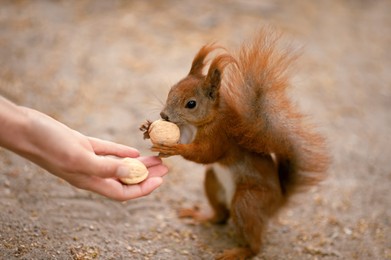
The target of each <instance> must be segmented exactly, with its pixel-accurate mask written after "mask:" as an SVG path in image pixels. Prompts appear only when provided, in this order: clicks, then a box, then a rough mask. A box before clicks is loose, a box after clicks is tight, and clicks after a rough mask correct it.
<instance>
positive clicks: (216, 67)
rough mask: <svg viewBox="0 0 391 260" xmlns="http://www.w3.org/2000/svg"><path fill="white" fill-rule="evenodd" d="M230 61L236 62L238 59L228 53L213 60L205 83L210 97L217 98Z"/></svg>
mask: <svg viewBox="0 0 391 260" xmlns="http://www.w3.org/2000/svg"><path fill="white" fill-rule="evenodd" d="M230 63H236V61H235V59H234V58H233V57H232V56H231V55H228V54H222V55H219V56H217V57H216V58H215V59H214V60H213V61H212V64H211V65H210V67H209V70H208V75H207V76H206V79H205V85H204V86H205V88H206V94H207V96H208V97H209V98H211V99H216V98H217V96H218V93H219V89H220V85H221V79H222V74H223V71H224V68H225V67H226V66H227V65H228V64H230Z"/></svg>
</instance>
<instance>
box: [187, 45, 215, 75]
mask: <svg viewBox="0 0 391 260" xmlns="http://www.w3.org/2000/svg"><path fill="white" fill-rule="evenodd" d="M218 48H220V47H218V46H215V45H214V44H208V45H205V46H203V47H202V48H201V49H200V50H199V51H198V53H197V54H196V56H195V57H194V59H193V63H192V64H191V68H190V72H189V75H202V69H203V68H204V66H205V64H206V62H205V58H206V56H208V54H209V53H211V52H212V51H214V50H215V49H218Z"/></svg>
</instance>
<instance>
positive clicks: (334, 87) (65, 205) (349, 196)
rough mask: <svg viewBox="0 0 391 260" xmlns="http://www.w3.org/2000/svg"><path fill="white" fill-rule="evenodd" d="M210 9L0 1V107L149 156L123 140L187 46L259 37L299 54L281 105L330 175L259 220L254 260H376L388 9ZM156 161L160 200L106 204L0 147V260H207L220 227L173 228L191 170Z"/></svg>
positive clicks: (389, 94)
mask: <svg viewBox="0 0 391 260" xmlns="http://www.w3.org/2000/svg"><path fill="white" fill-rule="evenodd" d="M210 2H212V1H206V0H198V1H173V0H172V1H169V0H166V1H103V0H99V1H34V2H33V1H31V2H30V1H0V63H1V66H0V94H1V95H3V96H6V97H8V98H9V99H11V100H13V101H15V102H17V103H19V104H23V105H26V106H30V107H33V108H36V109H38V110H41V111H43V112H45V113H48V114H50V115H51V116H53V117H55V118H57V119H58V120H60V121H62V122H64V123H66V124H68V125H69V126H71V127H73V128H75V129H78V130H79V131H81V132H83V133H86V134H88V135H92V136H96V137H100V138H105V139H108V140H113V141H116V142H120V143H124V144H128V145H131V146H134V147H137V148H139V149H140V150H141V151H142V152H143V153H145V154H150V152H149V151H148V146H149V143H148V142H145V141H143V140H142V138H141V134H140V133H139V132H138V130H137V128H138V126H139V124H140V123H141V122H142V121H143V120H144V119H146V118H150V119H155V118H157V117H158V114H159V113H158V112H159V111H160V108H161V102H163V101H164V99H165V95H166V93H167V90H168V88H169V87H170V85H171V84H173V83H175V82H176V81H177V80H178V79H180V78H181V77H183V76H184V75H185V74H186V73H187V71H188V69H189V66H190V62H191V59H192V57H193V55H194V54H195V52H196V51H197V50H198V48H199V47H200V46H201V45H203V44H205V43H209V42H211V41H216V40H217V41H218V42H220V43H222V44H224V45H226V46H228V47H237V46H238V44H239V43H241V42H242V41H243V40H244V39H246V38H248V37H249V36H251V34H253V33H254V32H255V31H256V30H257V28H259V27H260V26H262V25H264V24H272V25H274V26H275V27H276V28H278V29H280V30H281V31H283V32H284V33H285V34H286V35H287V36H288V37H290V38H291V39H292V41H293V42H294V44H297V45H298V46H303V56H302V58H301V59H300V60H299V62H298V72H297V73H296V75H295V77H294V79H293V80H294V83H295V85H296V87H295V88H294V91H293V92H292V93H293V94H292V95H293V96H294V98H295V99H296V100H297V101H298V102H299V104H300V105H301V106H302V107H303V109H304V110H306V111H309V112H311V114H313V116H314V118H315V119H316V121H318V122H319V123H320V125H322V126H323V127H322V130H323V131H324V132H325V133H326V134H327V136H328V137H329V139H330V147H331V150H332V152H333V156H334V162H333V165H332V168H331V170H330V177H329V179H328V180H327V181H326V182H325V183H324V184H323V185H322V186H320V187H318V188H314V189H313V190H311V191H310V192H309V193H307V194H306V195H305V196H302V197H301V198H299V199H298V202H297V205H295V206H294V207H291V208H288V209H286V210H285V211H284V212H282V214H281V215H280V216H279V218H278V219H276V220H275V221H273V223H271V225H270V228H269V230H268V231H267V234H266V236H265V242H264V246H263V248H262V253H260V255H259V256H257V258H256V259H391V228H390V226H391V222H390V220H391V194H390V187H391V164H390V159H391V157H390V155H391V138H390V133H391V115H390V111H391V73H390V69H391V54H390V52H389V47H390V46H391V16H390V15H389V10H391V2H390V1H387V0H384V1H380V0H378V1H316V2H315V1H239V0H229V1H214V2H213V3H210ZM0 127H1V126H0ZM59 142H61V140H59ZM166 163H167V164H168V165H169V166H170V167H171V171H170V174H169V175H168V176H167V177H166V178H165V183H164V185H163V186H162V187H161V188H160V189H159V190H157V191H155V192H154V193H153V194H152V195H151V196H148V197H146V198H142V199H139V200H134V201H129V202H126V203H118V202H113V201H110V200H108V199H105V198H102V197H100V196H97V195H93V194H91V193H88V192H85V191H80V190H77V189H75V188H73V187H70V186H69V185H68V184H67V183H65V182H63V181H61V180H59V179H57V178H55V177H53V176H51V175H50V174H47V173H46V172H44V171H43V170H41V169H39V168H37V167H36V166H34V165H32V164H30V163H29V162H27V161H25V160H23V159H21V158H19V157H17V156H15V155H13V154H11V153H9V152H8V151H5V150H1V149H0V169H1V170H0V258H1V259H14V258H21V259H70V258H73V259H92V258H98V259H211V258H212V256H213V255H215V254H216V253H218V252H221V251H222V250H223V249H225V248H227V247H229V246H232V245H235V239H234V235H233V234H234V232H233V228H232V226H231V225H228V226H218V227H215V226H211V225H201V226H197V225H190V224H189V223H188V222H187V221H183V220H180V219H178V218H177V217H176V210H177V209H178V208H179V207H182V206H191V205H193V204H197V203H198V204H201V205H205V204H204V203H205V198H204V195H203V191H202V179H203V169H202V167H201V166H198V165H195V164H192V163H189V162H186V161H184V160H183V159H181V158H171V159H167V160H166Z"/></svg>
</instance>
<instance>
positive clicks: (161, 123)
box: [140, 119, 181, 145]
mask: <svg viewBox="0 0 391 260" xmlns="http://www.w3.org/2000/svg"><path fill="white" fill-rule="evenodd" d="M140 130H141V131H144V138H150V139H151V142H152V143H153V144H166V145H172V144H177V143H178V142H179V139H180V136H181V133H180V130H179V127H178V126H177V125H176V124H174V123H171V122H168V121H165V120H162V119H159V120H156V121H154V122H152V123H151V122H149V121H147V122H146V123H145V124H144V125H142V126H141V128H140Z"/></svg>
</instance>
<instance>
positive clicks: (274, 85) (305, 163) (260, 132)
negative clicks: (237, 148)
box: [221, 29, 329, 196]
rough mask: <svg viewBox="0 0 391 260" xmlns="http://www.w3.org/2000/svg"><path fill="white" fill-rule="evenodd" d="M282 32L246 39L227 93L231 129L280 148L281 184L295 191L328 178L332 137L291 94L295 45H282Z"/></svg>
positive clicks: (263, 148)
mask: <svg viewBox="0 0 391 260" xmlns="http://www.w3.org/2000/svg"><path fill="white" fill-rule="evenodd" d="M279 39H280V35H278V34H277V33H275V32H273V31H271V30H270V29H263V30H261V31H260V32H259V33H258V34H257V35H256V37H255V38H254V39H253V40H252V41H251V42H249V43H245V44H243V46H242V47H241V48H240V50H239V52H238V53H237V54H236V55H232V56H233V57H234V59H235V60H236V62H235V64H234V65H233V66H230V67H228V68H226V71H225V73H224V75H225V76H224V78H225V79H224V82H223V86H222V90H221V91H222V96H223V97H224V98H223V99H224V100H225V105H226V108H227V109H228V110H229V111H230V114H231V116H230V118H229V119H227V120H229V125H230V127H229V131H230V134H231V135H232V136H233V138H235V140H236V141H237V142H238V143H239V145H241V146H242V147H244V148H245V149H248V150H251V151H253V152H255V153H274V154H275V155H276V157H277V161H278V164H279V178H280V184H281V190H282V192H283V194H284V195H286V196H289V195H291V194H293V193H295V192H297V191H299V190H301V189H302V188H304V187H308V186H310V185H313V184H316V183H318V182H319V181H321V180H323V179H324V178H325V172H326V170H327V167H328V164H329V156H328V152H327V147H326V142H325V139H324V137H323V136H322V135H320V134H319V133H317V132H316V131H314V128H313V127H312V126H311V125H310V124H308V123H307V122H306V118H305V116H304V115H303V114H301V113H300V112H299V110H298V109H297V107H296V106H295V105H294V104H293V103H292V102H291V101H290V99H289V98H288V96H287V87H289V85H290V83H289V75H288V73H287V69H288V68H289V65H290V64H291V63H292V61H293V60H295V58H296V57H295V56H294V55H292V53H294V52H292V50H290V49H287V48H280V47H279V45H280V43H281V42H280V41H279Z"/></svg>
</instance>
